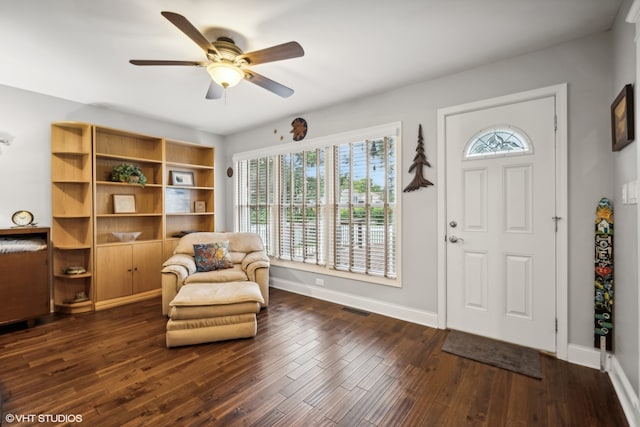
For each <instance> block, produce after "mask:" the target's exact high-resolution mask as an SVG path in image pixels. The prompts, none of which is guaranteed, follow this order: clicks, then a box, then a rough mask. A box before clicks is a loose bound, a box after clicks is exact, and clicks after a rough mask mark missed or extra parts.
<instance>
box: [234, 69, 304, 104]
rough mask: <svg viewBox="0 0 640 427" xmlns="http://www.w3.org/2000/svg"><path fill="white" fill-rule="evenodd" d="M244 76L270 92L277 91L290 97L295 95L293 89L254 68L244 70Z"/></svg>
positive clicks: (276, 92) (277, 93)
mask: <svg viewBox="0 0 640 427" xmlns="http://www.w3.org/2000/svg"><path fill="white" fill-rule="evenodd" d="M244 78H245V80H247V81H249V82H251V83H253V84H256V85H258V86H260V87H262V88H264V89H266V90H268V91H270V92H273V93H275V94H276V95H279V96H281V97H283V98H288V97H290V96H291V95H293V89H291V88H288V87H286V86H284V85H282V84H280V83H278V82H275V81H273V80H271V79H268V78H266V77H265V76H262V75H260V74H258V73H256V72H254V71H252V70H246V69H245V70H244Z"/></svg>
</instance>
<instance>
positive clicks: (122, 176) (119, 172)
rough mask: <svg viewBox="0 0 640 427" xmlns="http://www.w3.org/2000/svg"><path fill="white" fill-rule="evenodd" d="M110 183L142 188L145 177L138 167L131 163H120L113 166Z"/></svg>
mask: <svg viewBox="0 0 640 427" xmlns="http://www.w3.org/2000/svg"><path fill="white" fill-rule="evenodd" d="M111 181H115V182H128V183H130V184H139V185H140V186H141V187H144V186H145V184H146V183H147V177H145V176H144V174H143V173H142V170H141V169H140V167H139V166H137V165H132V164H131V163H122V164H120V165H117V166H114V167H113V169H112V170H111Z"/></svg>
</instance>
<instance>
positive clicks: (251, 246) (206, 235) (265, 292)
mask: <svg viewBox="0 0 640 427" xmlns="http://www.w3.org/2000/svg"><path fill="white" fill-rule="evenodd" d="M212 242H229V245H228V251H229V256H230V259H231V263H232V265H231V266H230V268H225V269H219V270H213V271H204V272H199V271H196V259H195V256H194V245H201V244H209V243H212ZM246 281H250V282H255V283H257V284H258V286H259V287H260V292H261V293H262V297H263V299H264V303H263V304H261V306H262V307H267V306H268V305H269V258H268V257H267V253H266V252H265V249H264V245H263V244H262V239H261V238H260V235H258V234H257V233H214V232H196V233H190V234H187V235H186V236H184V237H182V238H181V239H180V240H179V242H178V245H177V246H176V249H175V250H174V252H173V255H172V256H171V257H170V258H169V259H167V260H166V261H165V262H164V264H163V269H162V314H165V315H168V314H169V308H170V307H169V303H170V302H171V301H172V300H173V299H174V298H175V296H176V294H177V293H178V291H179V290H180V288H181V287H182V286H185V285H189V284H191V283H198V284H205V283H211V284H215V283H227V282H246Z"/></svg>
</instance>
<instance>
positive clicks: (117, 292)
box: [95, 245, 133, 301]
mask: <svg viewBox="0 0 640 427" xmlns="http://www.w3.org/2000/svg"><path fill="white" fill-rule="evenodd" d="M131 258H132V248H131V245H115V246H101V247H98V248H96V266H95V270H96V282H97V283H96V300H97V301H105V300H108V299H112V298H118V297H124V296H128V295H131V293H132V291H133V274H132V272H133V267H132V263H131Z"/></svg>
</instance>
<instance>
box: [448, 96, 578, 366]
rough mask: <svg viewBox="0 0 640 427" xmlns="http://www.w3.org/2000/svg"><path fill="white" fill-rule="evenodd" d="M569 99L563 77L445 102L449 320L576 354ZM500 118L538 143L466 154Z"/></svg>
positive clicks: (452, 325)
mask: <svg viewBox="0 0 640 427" xmlns="http://www.w3.org/2000/svg"><path fill="white" fill-rule="evenodd" d="M565 109H566V86H564V85H562V86H557V87H552V88H545V89H541V90H537V91H531V92H526V93H522V94H516V95H510V96H507V97H502V98H497V99H493V100H488V101H483V102H479V103H474V104H467V105H464V106H459V107H452V108H448V109H444V110H439V111H438V135H439V138H438V144H439V146H438V154H439V156H438V164H439V165H440V167H439V174H438V176H439V182H440V187H439V191H438V195H439V212H438V219H439V224H438V230H439V234H438V235H439V237H440V238H441V240H440V244H439V251H438V257H439V260H438V266H439V272H438V280H439V283H438V292H439V296H438V326H439V327H441V328H446V327H448V328H452V329H458V330H463V331H467V332H470V333H475V334H478V335H484V336H488V337H492V338H496V339H500V340H504V341H509V342H514V343H517V344H521V345H525V346H529V347H534V348H538V349H542V350H545V351H548V352H555V353H556V354H557V355H558V357H559V358H566V347H567V344H566V311H567V309H566V279H563V277H566V226H565V224H564V222H566V221H563V219H565V218H566V215H565V212H566V211H565V209H566V167H562V165H563V164H565V165H566V130H563V129H561V127H562V126H564V125H565V119H564V116H565V114H564V111H565ZM558 119H559V120H558ZM556 120H558V121H557V123H558V132H556V130H555V127H556ZM500 127H503V128H509V127H512V128H513V129H515V130H517V131H518V132H519V133H520V134H522V136H524V138H525V139H528V140H529V142H530V143H531V144H532V145H533V149H532V152H531V153H524V154H519V155H514V156H498V157H480V158H473V159H467V160H465V156H464V151H465V148H466V146H467V143H468V142H469V141H470V140H472V139H473V137H474V135H476V134H478V132H480V131H482V130H486V129H496V128H500ZM565 129H566V128H565ZM556 140H557V141H556ZM554 217H561V218H563V219H561V220H560V221H558V224H557V225H558V231H557V232H556V222H555V221H554V219H553V218H554ZM451 221H454V222H455V226H452V225H451ZM445 238H448V239H450V240H446V241H445ZM456 239H457V241H456ZM451 240H453V241H455V242H452V241H451ZM557 304H558V305H557ZM561 305H562V306H561ZM556 317H557V318H558V323H557V328H558V332H557V334H556Z"/></svg>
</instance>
